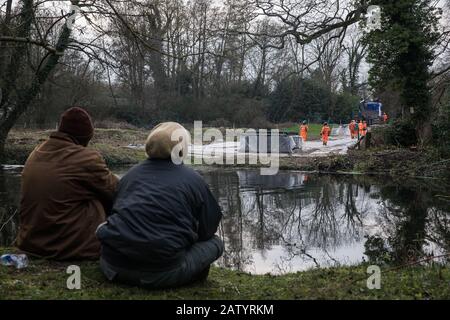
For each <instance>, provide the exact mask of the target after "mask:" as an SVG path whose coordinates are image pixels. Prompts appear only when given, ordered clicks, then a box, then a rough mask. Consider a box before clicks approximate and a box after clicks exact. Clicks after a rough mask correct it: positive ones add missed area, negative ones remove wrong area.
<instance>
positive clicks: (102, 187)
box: [17, 132, 118, 260]
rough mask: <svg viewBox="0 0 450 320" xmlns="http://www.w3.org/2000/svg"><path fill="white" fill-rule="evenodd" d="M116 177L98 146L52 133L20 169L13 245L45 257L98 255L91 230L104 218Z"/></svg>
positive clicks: (65, 257)
mask: <svg viewBox="0 0 450 320" xmlns="http://www.w3.org/2000/svg"><path fill="white" fill-rule="evenodd" d="M117 182H118V179H117V177H116V176H114V175H113V174H112V173H111V172H110V171H109V169H108V168H107V166H106V164H105V162H104V160H103V158H102V157H101V156H100V154H99V153H98V152H97V151H94V150H92V149H88V148H85V147H83V146H81V145H79V144H78V142H77V141H76V140H75V139H73V138H72V137H70V136H69V135H67V134H65V133H61V132H55V133H52V134H51V136H50V139H48V140H47V141H46V142H44V143H43V144H41V145H40V146H38V147H37V148H36V149H35V150H34V151H33V152H32V153H31V155H30V156H29V158H28V160H27V162H26V164H25V168H24V170H23V175H22V198H21V205H20V228H19V234H18V238H17V246H18V247H19V249H20V250H22V251H24V252H26V253H29V254H32V255H35V256H39V257H43V258H47V259H54V260H78V259H95V258H97V257H98V256H99V254H100V243H99V242H98V240H97V239H96V237H95V230H96V228H97V226H98V225H99V224H101V223H102V222H104V221H105V219H106V217H105V210H109V209H108V208H109V207H110V206H111V205H112V201H113V196H114V193H115V190H116V186H117Z"/></svg>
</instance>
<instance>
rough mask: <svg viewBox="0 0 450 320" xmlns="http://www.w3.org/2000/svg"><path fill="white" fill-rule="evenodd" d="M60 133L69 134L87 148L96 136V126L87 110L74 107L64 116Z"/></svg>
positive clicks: (59, 129)
mask: <svg viewBox="0 0 450 320" xmlns="http://www.w3.org/2000/svg"><path fill="white" fill-rule="evenodd" d="M58 131H59V132H63V133H67V134H68V135H70V136H72V137H74V138H75V139H76V140H77V141H78V142H79V143H80V144H81V145H84V146H87V145H88V143H89V141H90V140H91V139H92V136H93V135H94V126H93V124H92V119H91V116H90V115H89V113H87V111H86V110H84V109H82V108H79V107H73V108H70V109H68V110H66V111H65V112H64V113H63V114H62V116H61V120H60V122H59V127H58Z"/></svg>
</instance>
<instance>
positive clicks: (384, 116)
mask: <svg viewBox="0 0 450 320" xmlns="http://www.w3.org/2000/svg"><path fill="white" fill-rule="evenodd" d="M388 120H389V117H388V115H387V113H386V112H385V113H384V114H383V121H384V122H385V123H386V122H388Z"/></svg>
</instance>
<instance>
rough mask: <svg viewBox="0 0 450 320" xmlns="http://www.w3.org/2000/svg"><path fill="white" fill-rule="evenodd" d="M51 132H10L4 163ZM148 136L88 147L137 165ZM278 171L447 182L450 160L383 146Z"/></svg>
mask: <svg viewBox="0 0 450 320" xmlns="http://www.w3.org/2000/svg"><path fill="white" fill-rule="evenodd" d="M292 130H294V128H292ZM311 130H312V132H313V133H312V134H314V130H315V131H318V130H320V128H319V125H315V126H314V125H311ZM50 132H51V131H37V130H13V131H12V132H11V133H10V135H9V138H8V141H7V145H6V149H5V155H4V161H3V163H6V164H24V163H25V161H26V159H27V157H28V155H29V154H30V152H31V151H32V150H33V149H34V148H35V147H36V146H37V145H38V144H39V143H41V142H43V141H45V140H46V139H47V138H48V136H49V134H50ZM316 133H317V132H316ZM147 135H148V131H147V130H132V129H97V130H96V133H95V135H94V138H93V140H92V143H91V144H90V147H91V148H94V149H96V150H98V151H99V152H100V153H101V154H102V155H103V157H104V158H105V160H106V162H107V164H108V165H109V166H123V165H131V164H136V163H138V162H140V161H142V160H144V159H145V157H146V155H145V152H144V151H143V150H136V149H130V148H127V146H128V145H130V144H143V143H144V142H145V140H146V137H147ZM236 166H237V165H236ZM241 167H250V165H243V166H241ZM254 167H259V165H256V166H254ZM280 169H281V170H299V171H316V172H317V171H319V172H331V173H332V172H352V173H369V174H387V175H399V176H409V177H436V178H444V179H448V180H450V160H449V159H447V160H445V159H440V158H439V156H437V155H436V153H435V152H434V151H433V150H432V149H430V150H425V151H422V152H418V151H415V150H409V149H404V148H396V147H386V146H382V147H378V148H374V149H370V150H366V151H350V152H349V153H348V154H347V155H329V156H326V157H323V156H322V157H307V156H305V157H282V158H280Z"/></svg>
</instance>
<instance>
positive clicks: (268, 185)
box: [0, 168, 450, 274]
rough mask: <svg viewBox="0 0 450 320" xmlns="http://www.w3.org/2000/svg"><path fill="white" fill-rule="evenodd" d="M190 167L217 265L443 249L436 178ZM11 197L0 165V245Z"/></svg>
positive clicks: (278, 267) (255, 268)
mask: <svg viewBox="0 0 450 320" xmlns="http://www.w3.org/2000/svg"><path fill="white" fill-rule="evenodd" d="M198 170H199V171H200V173H201V174H202V175H203V176H204V178H205V180H206V181H207V183H208V184H209V185H210V187H211V189H212V191H213V193H214V194H215V195H216V197H217V199H218V200H219V203H220V205H221V207H222V209H223V213H224V218H223V220H222V223H221V226H220V229H219V233H220V236H221V237H222V238H223V239H224V240H225V246H226V248H225V254H224V256H223V258H221V260H220V261H218V264H219V265H220V266H224V267H229V268H233V269H238V270H242V271H246V272H251V273H256V274H263V273H269V272H270V273H274V274H281V273H286V272H293V271H300V270H305V269H309V268H311V267H316V266H320V267H328V266H337V265H351V264H356V263H360V262H362V261H367V260H371V261H374V262H377V263H378V262H380V261H381V260H385V259H389V260H390V261H394V262H397V263H405V262H407V261H411V260H412V259H418V258H423V257H425V256H427V255H434V256H436V255H443V254H448V252H449V251H450V200H449V197H448V196H449V194H450V188H449V186H448V185H446V184H445V183H443V182H440V181H433V180H408V181H406V180H405V181H402V182H399V181H396V182H393V181H392V180H390V179H389V178H375V177H368V176H346V175H315V174H305V173H300V172H280V173H279V174H278V175H277V176H260V174H259V173H260V171H259V170H224V169H215V168H200V169H198ZM124 171H125V169H122V170H117V171H116V172H117V173H119V174H122V173H123V172H124ZM19 198H20V170H0V229H1V231H0V246H9V245H11V244H12V242H13V241H14V238H15V234H16V231H17V227H18V217H17V214H16V215H14V213H15V212H16V210H17V206H18V203H19ZM445 261H446V262H447V263H448V262H449V260H448V258H447V259H443V260H442V259H441V262H445Z"/></svg>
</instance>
